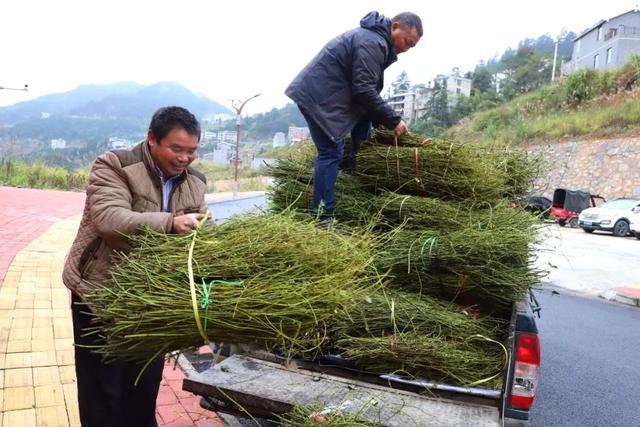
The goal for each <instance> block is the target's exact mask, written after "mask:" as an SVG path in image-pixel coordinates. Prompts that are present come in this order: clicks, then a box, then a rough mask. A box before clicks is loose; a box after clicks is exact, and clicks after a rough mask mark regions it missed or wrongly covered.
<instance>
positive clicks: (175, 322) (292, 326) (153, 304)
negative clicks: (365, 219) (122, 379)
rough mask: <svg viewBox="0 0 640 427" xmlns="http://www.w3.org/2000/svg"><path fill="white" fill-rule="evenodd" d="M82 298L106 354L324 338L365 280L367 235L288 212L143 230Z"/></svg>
mask: <svg viewBox="0 0 640 427" xmlns="http://www.w3.org/2000/svg"><path fill="white" fill-rule="evenodd" d="M132 239H133V244H134V249H133V250H132V251H131V252H130V253H129V254H127V255H122V257H121V259H120V261H119V263H118V265H117V266H116V267H115V268H114V269H113V270H112V273H111V275H110V277H109V279H108V280H107V281H106V282H105V283H103V284H101V285H99V286H95V287H94V288H93V289H92V290H91V291H89V293H88V294H86V295H84V298H85V300H86V301H88V303H89V304H90V307H91V311H92V312H93V315H94V316H95V320H96V321H97V325H96V326H95V328H93V330H90V331H89V333H95V334H100V335H102V336H103V337H104V338H105V340H106V341H105V344H104V345H102V346H100V347H99V348H98V349H96V350H97V351H98V352H100V353H102V354H104V355H105V356H106V357H107V358H114V357H117V358H123V359H130V360H140V361H144V360H149V359H151V358H153V357H156V356H160V355H162V354H164V353H166V352H168V351H172V350H178V349H183V348H187V347H193V346H199V345H202V343H203V342H208V341H209V340H216V341H223V342H230V343H251V344H255V343H258V344H261V345H267V346H273V345H277V346H279V347H280V348H281V349H282V350H283V351H285V352H288V353H291V354H294V353H304V352H311V351H316V350H317V349H318V348H319V347H321V346H322V345H323V343H325V342H326V340H327V337H326V334H327V333H326V329H327V323H328V322H329V320H331V319H332V318H334V317H335V316H340V315H342V314H343V313H346V312H348V311H350V310H351V309H352V306H353V304H354V301H356V300H358V299H359V298H358V297H359V296H361V295H364V294H367V293H369V292H371V291H372V290H373V289H375V288H376V287H377V286H378V284H379V282H380V278H379V277H378V275H377V273H376V272H375V270H374V269H373V256H372V254H371V252H370V251H371V248H372V247H374V246H375V244H374V242H373V241H372V237H371V236H370V235H368V234H366V233H363V234H351V235H349V236H343V235H340V234H337V233H333V232H331V231H327V230H321V229H318V228H317V227H316V226H315V225H314V224H313V223H312V222H311V221H306V222H303V221H299V220H296V219H295V218H294V217H293V216H292V215H284V214H283V215H254V216H249V217H242V218H235V219H232V220H230V221H229V222H227V223H225V224H223V225H221V226H218V227H208V226H202V227H201V228H199V229H197V230H196V231H194V232H193V233H191V234H188V235H165V234H160V233H156V232H153V231H150V230H147V231H146V232H145V233H143V234H140V235H138V236H134V237H133V238H132Z"/></svg>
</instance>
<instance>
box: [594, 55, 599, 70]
mask: <svg viewBox="0 0 640 427" xmlns="http://www.w3.org/2000/svg"><path fill="white" fill-rule="evenodd" d="M599 62H600V55H596V56H594V57H593V68H598V63H599Z"/></svg>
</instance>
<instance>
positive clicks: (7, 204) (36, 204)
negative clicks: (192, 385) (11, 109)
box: [0, 186, 224, 427]
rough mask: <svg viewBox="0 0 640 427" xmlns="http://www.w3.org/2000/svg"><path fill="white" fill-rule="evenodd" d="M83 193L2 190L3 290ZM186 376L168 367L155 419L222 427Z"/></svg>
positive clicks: (174, 426)
mask: <svg viewBox="0 0 640 427" xmlns="http://www.w3.org/2000/svg"><path fill="white" fill-rule="evenodd" d="M84 200H85V194H84V193H77V192H68V191H54V190H33V189H21V188H13V187H1V186H0V286H1V285H2V281H3V280H4V277H5V275H6V272H7V269H8V267H9V265H10V264H11V261H12V260H13V258H14V256H15V255H16V254H17V253H18V252H19V251H20V250H22V249H23V248H24V247H25V246H27V245H28V244H29V243H30V242H31V241H32V240H34V239H35V238H36V237H38V236H39V235H40V234H42V233H43V232H45V231H46V230H47V229H48V228H49V226H50V225H51V224H53V223H54V222H57V221H60V220H62V219H64V218H67V217H69V216H73V215H76V214H80V213H82V210H83V208H84ZM183 379H184V374H183V373H182V371H181V370H180V368H178V367H175V366H174V364H173V363H167V364H166V365H165V369H164V372H163V379H162V383H161V384H160V393H159V394H158V400H157V402H156V404H157V412H156V417H157V419H158V423H159V424H160V425H161V426H165V427H181V426H194V425H197V426H201V427H204V426H206V427H219V426H223V425H224V424H223V423H222V422H221V421H220V419H219V418H218V417H217V416H216V415H215V413H213V412H209V411H205V410H204V409H201V408H200V405H199V400H200V399H199V397H197V396H195V395H193V394H191V393H188V392H185V391H183V390H182V380H183Z"/></svg>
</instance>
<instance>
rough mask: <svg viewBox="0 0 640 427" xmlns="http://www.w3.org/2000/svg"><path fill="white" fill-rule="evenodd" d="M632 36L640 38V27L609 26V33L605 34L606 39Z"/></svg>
mask: <svg viewBox="0 0 640 427" xmlns="http://www.w3.org/2000/svg"><path fill="white" fill-rule="evenodd" d="M622 36H624V37H630V38H634V39H635V38H640V27H629V26H626V25H620V26H618V27H617V28H609V31H607V34H605V35H604V40H605V41H607V40H611V39H613V38H615V37H622Z"/></svg>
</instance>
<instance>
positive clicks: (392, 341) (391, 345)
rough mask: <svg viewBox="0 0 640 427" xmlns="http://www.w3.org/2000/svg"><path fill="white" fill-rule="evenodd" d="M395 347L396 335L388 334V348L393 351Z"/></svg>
mask: <svg viewBox="0 0 640 427" xmlns="http://www.w3.org/2000/svg"><path fill="white" fill-rule="evenodd" d="M395 348H396V336H395V335H389V349H390V350H391V351H393V350H395Z"/></svg>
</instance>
